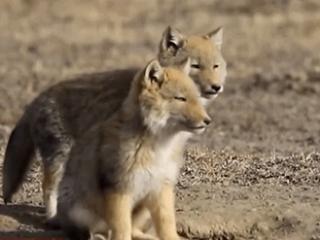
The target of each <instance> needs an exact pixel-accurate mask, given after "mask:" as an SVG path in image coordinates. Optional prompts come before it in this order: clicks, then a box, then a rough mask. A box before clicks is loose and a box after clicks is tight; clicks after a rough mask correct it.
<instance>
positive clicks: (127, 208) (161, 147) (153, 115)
mask: <svg viewBox="0 0 320 240" xmlns="http://www.w3.org/2000/svg"><path fill="white" fill-rule="evenodd" d="M187 64H188V63H187ZM181 98H185V99H186V101H185V100H184V99H183V100H181ZM209 123H210V119H209V117H208V115H207V113H206V111H205V109H204V107H203V105H202V104H201V101H200V96H199V92H198V89H197V88H196V86H195V85H194V83H193V81H192V80H191V79H190V78H189V77H188V76H187V75H186V74H185V73H183V72H181V71H180V70H177V69H175V68H162V67H161V66H160V65H159V63H157V61H153V62H151V63H150V64H149V65H148V66H147V67H146V69H145V70H144V71H143V72H142V73H140V74H138V75H137V77H136V78H135V80H134V81H133V83H132V86H131V89H130V92H129V94H128V97H127V98H126V100H125V101H124V103H123V105H122V107H121V108H120V109H119V111H118V112H117V113H115V115H114V116H113V117H111V118H110V119H109V120H107V121H105V122H103V123H100V124H98V125H96V126H94V127H93V128H92V129H91V130H89V131H88V133H86V134H85V135H84V136H83V137H81V138H80V139H79V141H78V142H77V144H76V145H75V146H74V147H73V149H72V151H71V157H70V160H69V162H68V166H67V169H66V173H65V176H66V177H69V179H71V180H72V186H71V187H72V189H73V191H75V192H76V196H75V198H74V200H73V201H74V203H73V204H72V206H71V207H70V208H69V207H68V208H67V210H68V211H69V216H70V217H71V219H72V220H73V221H75V222H77V223H79V224H82V225H87V226H88V227H90V229H91V232H93V234H94V231H98V232H101V230H100V229H97V226H98V225H99V226H103V224H101V221H103V222H104V223H105V226H106V228H107V229H106V230H105V231H104V232H108V229H110V230H111V236H112V239H114V240H127V239H128V240H129V239H131V236H132V234H133V233H137V235H139V233H138V231H136V230H135V229H133V230H132V225H134V224H132V223H131V216H132V214H134V213H136V214H137V213H140V214H141V212H140V211H144V208H147V209H148V210H149V211H150V213H151V216H152V219H153V221H154V223H155V226H156V230H157V234H158V236H159V238H160V239H162V240H176V239H179V238H178V235H177V233H176V227H175V211H174V185H175V183H176V180H177V177H178V173H179V169H180V168H181V165H182V164H183V162H182V158H176V157H174V158H171V157H170V156H175V154H176V153H177V152H176V149H173V148H172V146H171V142H172V141H176V138H175V136H176V135H177V134H179V133H181V132H189V133H194V132H201V131H203V130H204V129H205V127H206V126H207V125H208V124H209ZM180 151H181V148H178V152H179V155H180V153H181V152H180ZM88 159H90V162H89V163H90V166H89V165H88ZM62 182H63V183H64V184H66V182H65V181H64V180H63V181H62ZM69 184H70V183H69ZM62 188H63V184H62ZM68 201H69V200H68ZM59 204H60V205H63V200H61V201H59ZM62 207H63V206H62ZM139 208H140V209H141V210H139ZM59 209H61V207H60V208H59ZM101 209H104V210H101ZM84 216H87V217H86V218H84ZM136 216H137V217H136V218H134V219H136V220H138V215H136ZM140 216H141V215H140ZM94 219H96V220H94ZM86 221H87V222H86ZM88 221H90V222H88ZM137 225H138V222H136V226H137ZM140 233H141V232H140ZM136 237H139V236H136Z"/></svg>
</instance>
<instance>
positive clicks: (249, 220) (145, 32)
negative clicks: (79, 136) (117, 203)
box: [0, 0, 320, 240]
mask: <svg viewBox="0 0 320 240" xmlns="http://www.w3.org/2000/svg"><path fill="white" fill-rule="evenodd" d="M169 24H171V25H173V26H176V27H178V28H179V29H180V30H181V31H183V32H185V33H189V34H191V33H197V34H198V33H206V32H209V31H211V30H213V29H214V28H215V27H217V26H220V25H223V26H224V29H225V36H224V46H223V52H224V55H225V58H226V60H227V62H228V79H227V84H226V86H225V91H224V92H223V93H222V94H221V95H220V96H219V98H217V100H216V101H215V102H214V103H213V104H212V106H211V107H210V114H211V116H212V118H213V120H214V124H213V125H212V126H211V127H210V129H208V130H207V131H206V132H205V134H204V135H201V136H199V137H197V138H196V139H195V140H194V141H192V142H191V143H190V146H189V147H188V150H187V152H186V155H185V156H186V165H185V167H184V169H183V171H182V173H181V177H180V181H179V184H178V187H177V215H178V229H179V233H180V234H181V236H183V237H185V238H187V239H221V240H227V239H230V240H231V239H232V240H233V239H234V240H236V239H257V240H258V239H259V240H264V239H266V240H267V239H268V240H269V239H275V240H279V239H284V240H285V239H288V240H319V239H320V187H319V183H320V149H319V147H320V1H318V0H304V1H300V0H278V1H272V0H270V1H267V0H260V1H255V0H237V1H232V0H228V1H227V0H225V1H215V0H212V1H209V0H207V1H205V0H197V1H195V0H184V1H174V0H158V1H156V0H154V1H147V0H131V1H125V0H118V1H116V0H113V1H111V0H105V1H104V0H91V1H86V0H77V1H75V0H74V1H71V0H67V1H65V0H55V1H49V0H20V1H18V0H2V1H0V52H1V54H0V112H1V114H0V162H1V161H2V159H3V154H4V148H5V144H6V141H7V138H8V134H9V133H10V131H11V129H12V127H13V126H14V124H15V122H16V120H17V118H18V117H19V116H20V115H21V113H22V112H23V109H24V107H25V106H26V105H27V104H28V102H30V101H31V100H32V99H33V98H34V97H35V96H36V95H37V94H38V93H39V92H41V91H42V90H43V89H45V88H47V87H48V86H50V85H53V84H54V83H56V82H58V81H61V80H64V79H66V78H70V77H72V76H74V75H76V74H81V73H90V72H96V71H104V70H107V69H115V68H119V67H121V68H125V67H129V66H141V65H143V64H144V63H145V62H146V61H147V60H149V59H151V58H152V57H153V56H154V55H155V52H156V49H157V44H158V41H159V39H160V37H161V33H162V31H163V30H164V29H165V27H166V26H167V25H169ZM0 168H1V164H0ZM40 182H41V172H40V166H39V162H37V161H35V164H34V167H33V168H32V170H31V171H30V172H29V174H28V176H27V178H26V181H25V184H24V185H23V187H22V189H21V190H20V191H19V193H18V194H17V195H16V196H15V198H14V202H15V203H14V204H15V205H9V206H4V205H0V231H2V232H15V233H17V231H24V232H34V231H43V228H42V227H43V224H42V221H43V212H44V210H43V207H42V201H41V188H40ZM0 185H1V182H0ZM0 198H1V197H0ZM1 203H2V200H1Z"/></svg>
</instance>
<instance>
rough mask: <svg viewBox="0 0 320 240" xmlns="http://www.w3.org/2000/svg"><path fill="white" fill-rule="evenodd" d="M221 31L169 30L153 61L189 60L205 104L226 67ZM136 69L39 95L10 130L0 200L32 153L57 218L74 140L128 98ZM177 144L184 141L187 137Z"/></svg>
mask: <svg viewBox="0 0 320 240" xmlns="http://www.w3.org/2000/svg"><path fill="white" fill-rule="evenodd" d="M221 45H222V29H221V28H218V29H217V30H215V31H213V32H210V33H208V34H206V35H204V36H189V37H186V36H184V35H183V34H181V33H180V32H179V31H178V30H176V29H173V28H171V27H168V28H167V29H166V31H165V32H164V33H163V36H162V39H161V42H160V45H159V54H158V59H159V61H160V64H161V65H162V66H175V65H179V64H181V62H183V61H184V60H185V59H186V58H187V57H190V61H191V70H190V76H191V77H192V79H193V80H194V82H195V83H196V84H197V86H198V88H199V89H200V92H201V97H202V101H203V102H204V104H206V103H207V102H208V101H211V100H212V99H214V98H215V97H216V96H217V95H218V93H219V92H221V91H222V90H223V85H224V81H225V77H226V63H225V61H224V59H223V57H222V54H221ZM137 72H138V70H137V69H126V70H118V71H110V72H105V73H98V74H91V75H85V76H83V77H80V78H77V79H75V80H72V81H66V82H62V83H60V84H57V85H55V86H53V87H51V88H50V89H48V90H47V91H45V92H43V93H42V94H40V96H38V97H37V98H36V99H35V100H34V101H33V102H32V103H31V104H30V105H29V106H28V108H27V109H26V111H25V113H24V114H23V116H22V117H21V119H20V120H19V121H18V123H17V125H16V127H15V128H14V130H13V131H12V133H11V135H10V138H9V142H8V145H7V149H6V153H5V158H4V166H3V198H4V201H5V202H8V201H10V200H11V198H12V195H13V194H14V193H15V192H16V191H17V189H18V187H19V186H20V184H21V182H22V180H23V176H24V174H25V172H26V171H27V168H28V166H29V162H30V160H31V159H32V156H33V155H34V152H35V150H36V149H38V150H39V152H40V155H41V158H42V160H43V165H44V180H43V193H44V202H45V205H46V213H47V218H48V219H50V218H52V217H54V216H55V214H56V205H57V189H58V185H59V182H60V179H61V177H62V175H63V171H64V168H65V163H66V161H67V159H68V156H69V153H70V149H71V147H72V145H73V144H74V141H75V140H76V139H78V138H79V137H80V136H81V135H82V134H83V133H84V132H85V131H86V130H87V129H88V128H89V127H90V126H91V125H93V124H94V123H98V122H101V121H104V120H106V119H108V118H109V117H110V116H111V115H112V114H113V113H114V112H115V111H116V110H117V109H119V107H120V106H121V103H122V102H123V100H124V99H125V97H126V96H127V95H128V92H129V88H130V84H131V82H132V80H133V78H134V76H135V74H136V73H137ZM181 138H182V139H177V140H176V142H177V143H179V142H180V141H183V142H185V141H186V140H187V139H188V136H183V137H181Z"/></svg>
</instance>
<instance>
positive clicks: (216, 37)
mask: <svg viewBox="0 0 320 240" xmlns="http://www.w3.org/2000/svg"><path fill="white" fill-rule="evenodd" d="M207 36H208V37H209V38H210V39H211V40H212V42H213V43H214V44H215V45H216V46H217V47H218V48H219V49H221V47H222V42H223V28H222V27H218V28H217V29H215V30H214V31H212V32H210V33H208V34H207Z"/></svg>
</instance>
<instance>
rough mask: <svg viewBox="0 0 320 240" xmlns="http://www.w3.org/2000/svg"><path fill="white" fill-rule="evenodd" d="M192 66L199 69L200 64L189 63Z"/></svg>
mask: <svg viewBox="0 0 320 240" xmlns="http://www.w3.org/2000/svg"><path fill="white" fill-rule="evenodd" d="M191 67H192V68H196V69H200V65H199V64H191Z"/></svg>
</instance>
